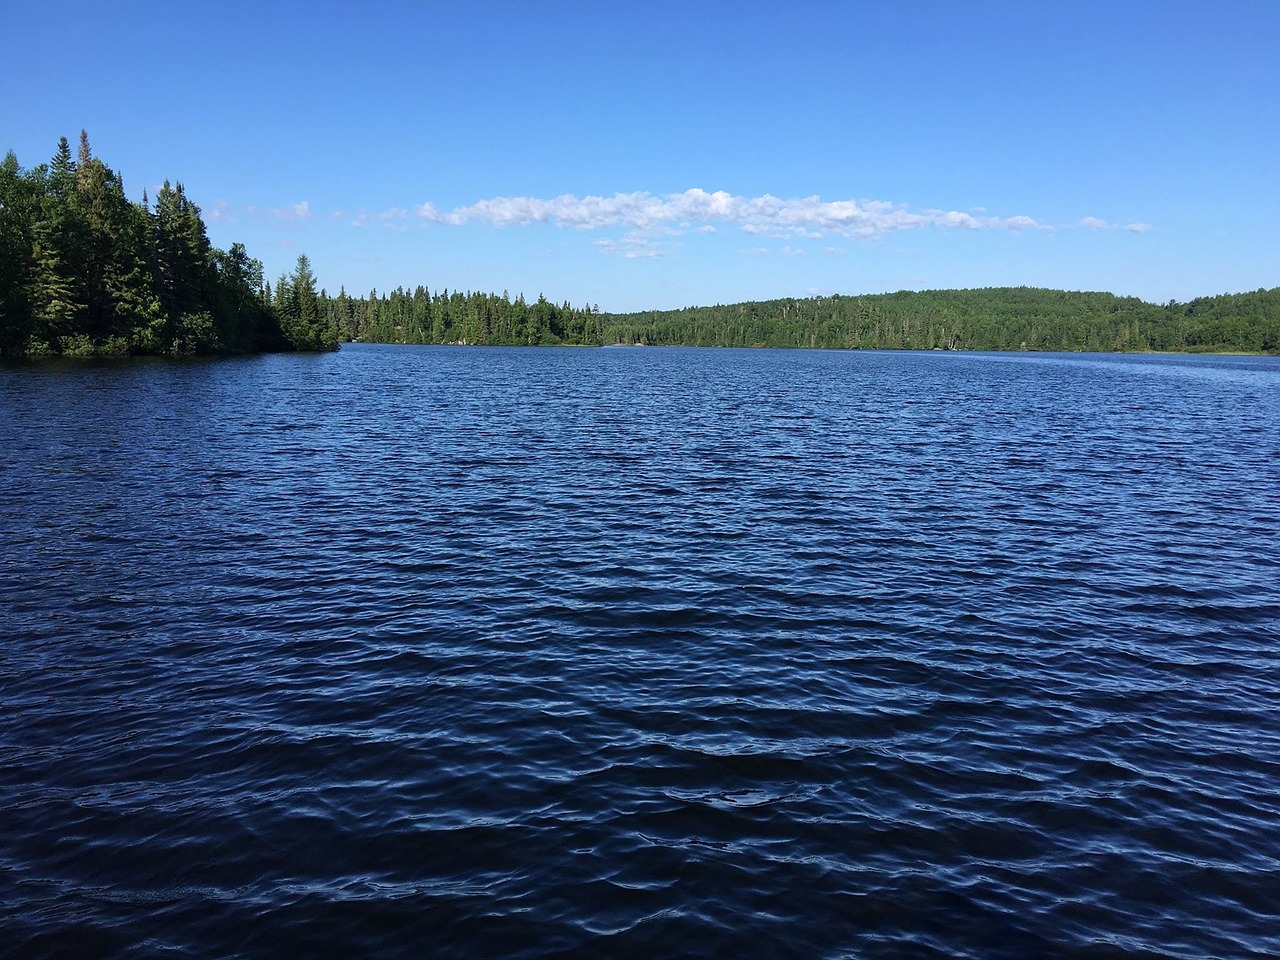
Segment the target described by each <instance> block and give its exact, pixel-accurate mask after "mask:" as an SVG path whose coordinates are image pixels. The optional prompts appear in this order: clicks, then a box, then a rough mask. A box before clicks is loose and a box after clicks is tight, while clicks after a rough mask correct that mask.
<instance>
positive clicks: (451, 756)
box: [0, 346, 1280, 958]
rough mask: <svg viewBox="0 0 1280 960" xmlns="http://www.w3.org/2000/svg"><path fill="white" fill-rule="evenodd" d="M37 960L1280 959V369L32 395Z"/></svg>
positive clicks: (202, 373)
mask: <svg viewBox="0 0 1280 960" xmlns="http://www.w3.org/2000/svg"><path fill="white" fill-rule="evenodd" d="M0 633H2V634H3V638H2V641H0V818H2V820H0V932H2V933H3V937H4V940H3V943H0V953H6V952H9V951H12V952H13V953H14V954H15V955H17V956H22V957H41V956H51V957H52V956H77V957H97V956H104V957H105V956H111V957H157V958H161V957H163V958H171V957H204V956H222V955H230V956H245V957H285V956H297V957H344V958H346V957H364V956H378V957H419V956H422V957H427V956H456V957H500V956H502V957H505V956H515V957H583V958H587V957H637V958H641V957H643V958H648V957H676V956H685V957H731V956H751V957H796V958H811V957H917V956H919V957H983V958H985V957H1098V958H1104V957H1166V956H1169V957H1187V958H1191V957H1207V956H1214V957H1245V956H1256V957H1263V956H1274V955H1277V954H1280V361H1278V360H1276V359H1258V358H1247V359H1246V358H1207V357H1201V358H1185V357H1184V358H1151V357H1147V358H1138V357H1114V356H1095V357H1089V356H1035V355H1016V356H1014V355H953V354H858V353H817V352H814V353H809V352H786V351H723V350H702V351H695V350H659V349H645V350H635V349H632V350H550V349H544V350H514V349H492V350H488V349H481V348H470V349H466V348H452V349H451V348H409V347H404V348H377V347H360V346H356V347H346V348H344V349H343V350H342V351H341V352H340V353H338V354H335V355H329V356H307V357H293V356H274V357H264V358H256V359H246V360H230V361H221V362H212V363H180V364H171V363H163V362H153V363H135V364H125V365H119V364H117V365H104V366H93V365H78V366H56V365H54V366H36V367H25V368H7V369H0Z"/></svg>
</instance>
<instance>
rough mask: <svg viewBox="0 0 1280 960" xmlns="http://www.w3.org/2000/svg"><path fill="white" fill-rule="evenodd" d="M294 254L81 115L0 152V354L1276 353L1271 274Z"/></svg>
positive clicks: (1277, 321) (1279, 299) (1277, 315)
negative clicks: (547, 350)
mask: <svg viewBox="0 0 1280 960" xmlns="http://www.w3.org/2000/svg"><path fill="white" fill-rule="evenodd" d="M316 286H317V284H316V277H315V274H314V273H313V272H312V270H311V264H310V262H309V261H308V259H307V257H306V256H305V255H302V256H300V257H299V258H298V262H297V265H296V267H295V269H294V270H293V271H292V272H291V273H288V274H285V275H283V276H281V277H280V278H279V279H278V280H277V282H276V285H275V287H274V289H273V288H272V286H271V284H269V283H268V282H266V279H265V278H264V276H263V268H262V264H261V262H259V261H258V260H255V259H253V258H251V257H250V256H249V255H248V253H247V251H246V250H245V248H244V245H243V244H239V243H233V244H232V245H231V248H230V249H229V250H226V251H223V250H219V249H217V248H216V247H214V246H213V245H212V244H211V243H210V242H209V238H208V234H207V231H206V229H205V225H204V221H203V220H202V219H201V216H200V208H199V207H198V206H196V205H195V204H194V203H193V202H192V201H191V200H190V199H189V198H188V197H187V195H186V192H185V190H184V189H183V186H182V184H181V183H177V184H174V185H171V184H170V183H169V182H168V181H166V182H165V183H164V185H163V186H162V187H161V188H160V189H159V191H158V192H157V195H156V197H155V200H154V203H153V202H152V201H151V200H150V199H149V198H148V197H147V195H146V193H145V192H144V193H143V195H142V200H141V202H138V203H134V202H131V201H130V200H128V199H127V198H126V196H125V193H124V184H123V181H122V179H121V177H120V176H119V175H118V174H117V173H116V172H115V171H113V170H112V169H111V168H110V167H108V166H107V165H106V164H105V163H103V162H102V161H101V160H100V159H99V158H97V157H95V156H93V154H92V151H91V150H90V148H89V140H88V136H87V135H86V134H85V133H84V131H81V133H80V149H79V153H78V156H76V157H73V156H72V152H71V146H70V144H69V143H68V142H67V140H66V138H65V137H64V138H62V139H61V140H60V141H59V143H58V150H57V153H56V154H55V155H54V157H53V158H52V160H51V161H49V162H48V163H46V164H41V165H39V166H37V167H34V168H32V169H30V170H23V169H22V167H20V166H19V164H18V160H17V157H16V156H15V155H14V154H13V153H12V152H10V153H9V154H8V155H7V156H6V157H5V159H4V162H3V163H0V357H13V356H24V355H25V356H31V355H36V356H39V355H49V354H70V355H97V354H127V353H128V354H132V353H140V354H189V353H245V352H254V351H262V350H332V349H336V347H337V344H338V342H339V341H369V342H380V343H417V344H489V345H520V346H535V345H553V344H581V345H601V344H606V343H613V344H616V343H628V344H629V343H643V344H654V345H672V346H677V345H678V346H723V347H751V346H758V347H817V348H828V349H832V348H834V349H881V350H892V349H914V350H929V349H963V350H1067V351H1073V350H1076V351H1078V350H1085V351H1117V352H1132V351H1182V352H1197V351H1203V352H1250V353H1280V287H1277V288H1274V289H1271V290H1257V291H1255V292H1252V293H1240V294H1223V295H1220V296H1213V297H1200V298H1197V299H1195V300H1192V301H1190V302H1188V303H1178V302H1176V301H1170V302H1169V303H1167V304H1163V305H1161V304H1153V303H1147V302H1145V301H1143V300H1139V299H1137V298H1135V297H1119V296H1116V295H1114V294H1110V293H1086V292H1070V291H1064V290H1046V289H1040V288H1033V287H996V288H985V289H976V290H926V291H919V292H913V291H900V292H898V293H886V294H877V295H869V296H841V295H833V296H827V297H810V298H803V299H797V298H785V299H780V300H768V301H756V302H748V303H734V304H727V305H725V304H717V305H715V306H707V307H686V308H684V309H682V310H661V311H645V312H639V313H626V314H602V313H601V312H600V308H599V307H598V306H594V305H593V306H582V307H575V306H572V305H571V304H569V303H568V302H564V303H555V302H552V301H550V300H548V299H547V298H546V297H545V296H541V295H540V296H539V297H538V299H537V300H536V301H534V302H532V303H530V302H527V301H526V300H525V298H524V296H523V295H520V296H517V297H516V298H515V299H514V300H513V299H512V298H511V296H510V295H509V294H508V293H506V292H503V293H502V294H501V295H498V294H492V293H479V292H466V293H463V292H460V291H456V290H455V291H453V292H452V293H451V292H450V291H449V290H447V289H445V290H440V291H436V292H432V291H430V290H428V289H427V288H426V287H425V286H421V285H419V286H416V287H414V288H413V289H412V290H408V289H405V288H403V287H398V288H397V289H395V290H394V291H392V292H390V293H382V294H379V293H378V292H377V291H376V290H373V291H370V292H369V294H368V295H367V296H355V297H352V296H349V295H348V294H347V292H346V290H345V289H340V290H339V293H338V295H337V296H330V295H329V294H328V293H327V292H326V291H324V290H320V291H318V292H317V289H316Z"/></svg>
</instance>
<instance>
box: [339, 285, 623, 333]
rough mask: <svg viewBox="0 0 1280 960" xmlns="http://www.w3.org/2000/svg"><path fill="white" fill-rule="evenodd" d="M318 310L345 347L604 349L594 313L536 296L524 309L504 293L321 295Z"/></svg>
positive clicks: (401, 290)
mask: <svg viewBox="0 0 1280 960" xmlns="http://www.w3.org/2000/svg"><path fill="white" fill-rule="evenodd" d="M320 304H321V306H320V310H321V313H322V314H323V315H324V317H325V320H326V322H327V323H329V325H330V327H331V329H332V330H333V332H334V335H335V336H336V337H337V338H338V339H339V340H344V341H366V342H370V343H419V344H428V343H452V344H468V345H487V346H555V345H559V344H563V345H576V346H600V345H601V344H603V343H604V331H603V327H602V325H601V316H602V315H601V313H600V308H599V307H595V306H592V307H574V306H572V305H570V304H569V303H568V302H565V303H561V304H557V303H553V302H551V301H550V300H548V299H547V298H546V297H545V296H543V295H539V297H538V299H537V300H535V301H534V302H533V303H528V302H527V301H526V300H525V298H524V295H523V294H520V295H519V296H517V297H516V298H515V300H512V299H511V295H510V294H509V293H507V292H506V291H505V290H504V291H503V292H502V294H501V295H498V294H493V293H472V292H468V293H462V292H460V291H456V290H455V291H454V292H453V293H450V292H449V291H448V290H441V291H438V292H436V293H432V292H431V291H430V290H428V289H427V288H426V287H424V286H421V285H419V286H417V287H415V288H414V289H413V290H412V291H409V290H406V289H404V288H403V287H397V288H396V289H395V290H393V291H391V292H390V293H384V294H379V293H378V291H377V290H372V291H370V292H369V295H368V296H366V297H351V296H348V295H347V292H346V290H345V289H342V290H340V291H339V292H338V295H337V296H336V297H330V296H329V295H328V294H327V293H325V292H324V291H321V295H320Z"/></svg>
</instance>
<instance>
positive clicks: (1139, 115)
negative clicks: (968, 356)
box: [0, 0, 1280, 311]
mask: <svg viewBox="0 0 1280 960" xmlns="http://www.w3.org/2000/svg"><path fill="white" fill-rule="evenodd" d="M4 20H5V24H6V27H5V30H4V31H2V32H0V33H2V35H0V62H3V63H4V64H5V65H6V67H7V70H8V73H9V75H10V86H9V93H8V94H7V95H6V96H5V97H4V98H2V99H0V151H5V150H13V151H15V152H16V153H17V156H18V159H19V162H20V163H22V165H23V166H24V167H32V166H35V165H36V164H39V163H42V162H45V161H47V160H48V159H49V158H50V157H51V156H52V155H53V153H54V151H55V149H56V145H57V141H58V138H59V137H60V136H66V137H67V138H68V139H69V140H71V142H72V144H73V146H74V144H75V142H76V138H77V137H78V135H79V131H80V130H81V129H82V128H83V129H85V130H87V131H88V133H89V138H90V141H91V144H92V146H93V149H94V152H95V154H96V155H98V156H100V157H101V158H102V159H103V160H104V161H106V163H107V164H109V165H110V166H111V167H113V168H114V169H115V170H117V171H119V172H120V173H122V174H123V176H124V179H125V185H126V189H127V190H128V192H129V194H130V196H132V197H134V198H135V199H137V198H139V197H140V196H141V194H142V190H143V189H144V188H146V189H148V190H149V191H150V192H151V193H153V194H154V192H155V187H156V186H157V185H158V184H159V183H161V182H162V181H163V180H165V179H166V178H168V179H173V180H180V181H182V182H183V183H184V184H185V186H186V189H187V193H188V195H189V196H190V197H191V198H192V199H193V200H194V201H195V202H196V203H197V204H198V205H199V206H200V207H201V209H202V210H203V212H204V217H205V220H206V223H207V224H208V227H209V233H210V238H211V240H212V241H213V242H214V243H215V244H216V245H218V246H221V247H224V248H225V247H227V246H229V245H230V244H231V243H232V242H233V241H240V242H243V243H244V244H245V245H246V246H247V247H248V249H249V252H250V254H251V255H252V256H255V257H257V258H259V259H260V260H262V261H263V262H264V264H265V267H266V271H267V275H268V278H272V279H273V278H274V277H275V276H277V275H278V274H280V273H282V272H284V271H286V270H288V269H290V268H291V267H292V265H293V262H294V260H295V259H296V257H297V255H298V253H300V252H305V253H307V254H308V256H309V257H310V258H311V261H312V264H313V267H314V269H315V272H316V274H317V276H318V278H319V281H320V283H321V284H322V285H323V286H324V287H325V288H326V289H328V290H329V291H330V292H331V293H336V292H337V290H338V289H339V287H340V286H345V288H346V289H347V291H348V292H350V293H361V294H363V293H367V292H368V291H369V290H370V289H371V288H375V287H376V288H377V289H378V290H379V291H386V290H389V289H392V288H394V287H396V286H401V285H403V286H406V287H413V286H415V285H417V284H425V285H427V286H428V287H430V288H431V289H432V290H438V289H441V288H449V289H464V290H481V291H485V292H489V291H493V292H501V291H503V290H507V291H509V292H510V293H511V295H512V296H514V295H515V294H517V293H521V292H523V293H524V294H525V295H526V296H528V297H530V298H533V297H536V296H537V295H538V294H539V293H544V294H546V295H547V296H548V297H549V298H551V299H552V300H555V301H557V302H561V301H565V300H568V301H570V302H572V303H574V304H575V305H581V304H589V303H595V304H598V305H599V306H600V307H601V309H603V310H613V311H625V310H638V309H646V308H671V307H680V306H686V305H691V304H710V303H716V302H721V303H725V302H733V301H739V300H748V299H765V298H772V297H781V296H807V295H812V294H829V293H843V294H861V293H879V292H885V291H892V290H900V289H931V288H948V287H982V286H1005V285H1023V284H1025V285H1031V286H1045V287H1057V288H1063V289H1070V290H1109V291H1112V292H1115V293H1119V294H1129V295H1135V296H1140V297H1142V298H1144V299H1147V300H1151V301H1156V302H1163V301H1166V300H1169V299H1178V300H1186V299H1190V298H1192V297H1195V296H1200V295H1208V294H1215V293H1223V292H1239V291H1244V290H1253V289H1257V288H1259V287H1274V286H1277V285H1280V242H1277V225H1280V159H1278V158H1280V56H1278V55H1277V53H1276V51H1277V50H1280V3H1277V2H1272V0H1227V2H1224V3H1220V4H1214V5H1209V4H1205V3H1202V2H1182V0H1169V2H1124V0H1116V2H1087V0H1080V2H1072V3H1059V4H1041V3H1028V2H1017V3H1014V2H973V3H959V2H955V3H944V2H912V0H906V2H902V3H893V4H871V3H806V2H796V3H790V4H776V3H756V2H750V0H744V2H739V3H718V2H709V3H687V2H686V3H671V2H666V0H655V2H649V3H645V4H643V5H640V4H603V3H580V2H572V3H570V2H546V3H519V2H483V0H480V2H472V3H453V2H441V3H410V2H378V0H374V2H370V3H365V4H359V5H356V4H346V3H338V2H327V0H321V2H316V3H312V4H310V5H307V6H306V7H305V8H303V7H302V6H301V5H298V6H295V5H292V4H288V5H273V4H264V3H254V4H250V3H244V2H232V3H212V4H207V5H200V6H199V7H198V8H197V7H195V6H192V7H190V8H188V7H187V6H186V5H182V4H159V3H153V2H128V0H123V2H121V3H119V4H114V5H110V6H105V5H101V4H88V3H81V2H79V0H73V2H70V3H63V4H60V5H56V6H53V7H47V8H38V7H37V6H35V5H30V4H28V5H24V6H22V7H21V8H19V7H17V6H16V5H10V7H9V9H8V10H7V11H6V13H5V17H4Z"/></svg>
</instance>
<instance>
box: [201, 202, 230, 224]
mask: <svg viewBox="0 0 1280 960" xmlns="http://www.w3.org/2000/svg"><path fill="white" fill-rule="evenodd" d="M204 215H205V219H206V220H208V221H209V222H210V223H235V222H236V218H235V214H233V213H232V212H231V204H229V203H228V202H227V201H226V200H215V201H213V203H212V204H210V205H209V207H208V208H206V209H205V211H204Z"/></svg>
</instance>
